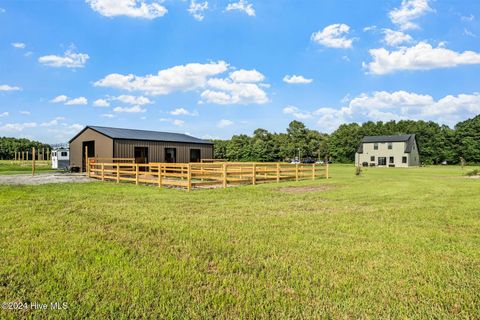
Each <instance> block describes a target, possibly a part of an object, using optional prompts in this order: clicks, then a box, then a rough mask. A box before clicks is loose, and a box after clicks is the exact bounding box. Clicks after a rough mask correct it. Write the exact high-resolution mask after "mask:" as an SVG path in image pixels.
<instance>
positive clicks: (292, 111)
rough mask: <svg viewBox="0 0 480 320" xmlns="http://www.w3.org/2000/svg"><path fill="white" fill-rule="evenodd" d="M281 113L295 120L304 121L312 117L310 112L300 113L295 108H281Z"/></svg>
mask: <svg viewBox="0 0 480 320" xmlns="http://www.w3.org/2000/svg"><path fill="white" fill-rule="evenodd" d="M283 113H284V114H291V115H293V116H294V117H295V118H297V119H300V120H305V119H309V118H311V117H312V114H311V113H310V112H305V111H301V110H300V109H299V108H297V107H295V106H286V107H285V108H283Z"/></svg>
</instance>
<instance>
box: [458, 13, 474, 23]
mask: <svg viewBox="0 0 480 320" xmlns="http://www.w3.org/2000/svg"><path fill="white" fill-rule="evenodd" d="M460 19H461V20H462V21H465V22H472V21H473V20H475V16H474V15H473V14H470V15H469V16H460Z"/></svg>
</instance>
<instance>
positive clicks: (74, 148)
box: [70, 128, 113, 168]
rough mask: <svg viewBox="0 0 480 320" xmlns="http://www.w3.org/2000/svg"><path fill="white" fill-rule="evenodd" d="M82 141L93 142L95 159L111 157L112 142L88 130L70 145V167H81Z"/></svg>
mask: <svg viewBox="0 0 480 320" xmlns="http://www.w3.org/2000/svg"><path fill="white" fill-rule="evenodd" d="M84 141H95V157H101V158H111V157H113V140H112V139H110V138H109V137H106V136H104V135H103V134H101V133H98V132H97V131H95V130H92V129H90V128H88V129H87V130H85V131H84V132H82V134H80V135H79V136H78V137H76V138H75V140H73V141H72V142H71V143H70V167H80V168H81V167H82V157H83V155H84V153H85V151H84V150H82V143H83V142H84Z"/></svg>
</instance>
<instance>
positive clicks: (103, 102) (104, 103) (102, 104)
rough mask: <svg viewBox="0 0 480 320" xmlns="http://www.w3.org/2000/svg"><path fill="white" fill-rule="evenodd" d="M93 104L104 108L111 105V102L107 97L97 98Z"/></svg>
mask: <svg viewBox="0 0 480 320" xmlns="http://www.w3.org/2000/svg"><path fill="white" fill-rule="evenodd" d="M93 106H94V107H102V108H105V107H110V102H108V101H107V100H105V99H97V100H95V101H94V102H93Z"/></svg>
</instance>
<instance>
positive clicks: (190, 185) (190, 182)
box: [187, 163, 192, 192]
mask: <svg viewBox="0 0 480 320" xmlns="http://www.w3.org/2000/svg"><path fill="white" fill-rule="evenodd" d="M187 179H188V181H187V191H188V192H190V191H192V165H191V164H190V163H189V164H188V167H187Z"/></svg>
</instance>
